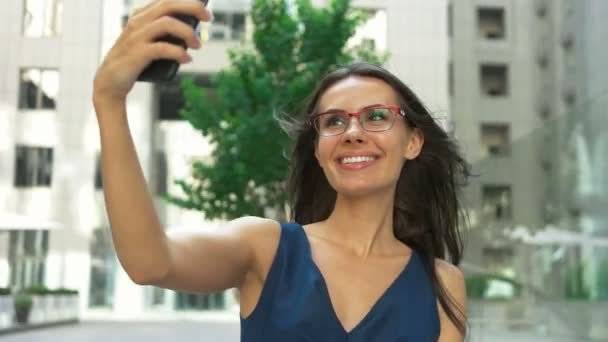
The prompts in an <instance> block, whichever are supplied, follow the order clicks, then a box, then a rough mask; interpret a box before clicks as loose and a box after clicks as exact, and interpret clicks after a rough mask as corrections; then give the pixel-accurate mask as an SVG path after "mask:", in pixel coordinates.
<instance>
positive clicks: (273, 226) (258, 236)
mask: <svg viewBox="0 0 608 342" xmlns="http://www.w3.org/2000/svg"><path fill="white" fill-rule="evenodd" d="M227 226H228V230H234V231H237V232H238V233H237V234H238V235H239V238H240V239H242V240H243V241H244V242H246V243H247V245H248V246H249V248H250V249H251V252H252V254H253V255H252V256H253V260H252V262H253V265H252V269H251V271H253V273H254V274H255V275H256V276H258V278H264V277H265V274H266V273H267V270H268V268H269V267H270V264H271V263H272V260H273V258H274V254H275V252H276V249H277V247H278V244H279V239H280V236H281V225H280V223H279V222H278V221H275V220H272V219H267V218H262V217H255V216H246V217H241V218H238V219H235V220H232V221H230V222H229V223H228V224H227Z"/></svg>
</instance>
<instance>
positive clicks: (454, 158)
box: [282, 63, 471, 336]
mask: <svg viewBox="0 0 608 342" xmlns="http://www.w3.org/2000/svg"><path fill="white" fill-rule="evenodd" d="M351 76H363V77H373V78H376V79H380V80H382V81H384V82H386V83H387V84H388V85H390V86H391V87H392V88H393V89H394V90H395V92H396V93H397V95H398V98H399V105H400V107H401V108H403V109H404V110H405V111H406V116H407V120H408V121H409V124H410V125H413V126H415V127H417V128H419V129H420V130H421V131H422V133H423V135H424V144H423V146H422V150H421V151H420V154H419V155H418V157H417V158H415V159H413V160H409V161H408V162H407V163H405V165H404V166H403V169H402V170H401V175H400V177H399V180H398V182H397V189H396V192H395V200H394V209H393V223H394V226H393V231H394V234H395V237H396V238H397V239H399V240H400V241H402V242H403V243H405V244H406V245H408V246H409V247H411V248H413V249H414V250H416V252H417V253H418V254H419V255H420V256H421V259H422V260H423V264H424V267H425V269H426V270H427V272H428V274H429V276H430V278H431V280H432V284H433V290H434V292H435V295H436V296H437V298H438V300H439V302H440V304H441V306H442V307H443V309H444V311H445V312H446V314H447V315H448V317H449V318H450V319H451V320H452V322H454V324H455V325H456V326H457V327H458V329H459V330H460V332H461V333H462V334H463V336H464V335H465V333H466V328H465V323H466V322H464V321H463V320H461V319H460V318H459V317H458V316H457V315H456V313H457V311H458V312H459V313H461V314H462V317H464V316H465V315H464V312H462V309H461V308H459V307H458V306H457V305H456V303H455V301H454V300H453V298H451V296H450V295H449V294H448V292H447V291H446V289H445V287H444V285H443V284H442V283H441V281H440V279H439V278H438V277H437V274H436V270H435V258H440V259H444V260H447V259H448V257H449V261H450V262H451V263H452V264H454V265H458V264H459V263H460V261H461V258H462V252H463V239H462V232H461V227H462V226H463V219H464V216H463V215H461V214H462V213H463V212H462V211H461V200H460V194H461V188H462V187H463V186H464V185H466V184H467V180H468V178H469V176H470V175H471V174H470V166H469V164H468V163H467V162H466V161H465V159H464V158H463V157H462V155H461V152H460V150H459V148H458V145H457V144H456V142H455V141H454V140H453V139H452V138H451V137H450V136H449V135H448V134H447V133H446V132H445V131H444V130H443V129H442V128H441V126H440V125H439V124H438V123H437V122H436V121H435V119H434V118H433V117H432V116H431V115H430V113H429V111H428V110H427V109H426V108H425V106H424V105H423V104H422V102H421V101H420V100H419V99H418V97H417V96H416V95H415V94H414V93H413V92H412V91H411V90H410V89H409V88H408V87H407V86H406V85H405V84H404V83H403V82H401V81H400V80H399V79H398V78H397V77H396V76H394V75H393V74H391V73H390V72H389V71H387V70H385V69H383V68H382V67H379V66H376V65H373V64H369V63H355V64H351V65H348V66H345V67H341V68H339V69H337V70H335V71H333V72H331V73H329V74H328V75H327V76H326V77H325V78H323V80H321V82H320V83H319V85H318V86H317V88H316V90H315V91H314V92H313V94H312V95H311V97H310V98H309V99H308V102H307V104H306V105H305V106H304V111H303V113H302V116H301V118H300V119H295V120H293V121H290V122H287V121H283V122H282V125H283V127H284V128H285V129H286V130H287V131H288V133H290V134H291V135H292V136H293V137H294V139H295V145H294V147H293V150H292V154H291V169H290V175H289V178H288V189H289V192H288V193H289V196H290V197H289V206H290V209H291V210H290V212H291V219H292V220H294V221H295V222H298V223H300V224H309V223H313V222H318V221H322V220H325V219H327V218H328V217H329V215H330V214H331V212H332V210H333V208H334V204H335V201H336V191H335V190H334V189H333V188H332V187H331V186H330V185H329V182H328V181H327V178H326V177H325V174H324V173H323V169H322V168H321V167H320V166H319V163H318V161H317V159H316V158H315V156H314V148H315V139H316V138H317V136H316V131H315V130H314V128H313V127H311V126H310V124H309V120H308V118H309V117H310V115H313V114H315V113H316V111H317V107H318V102H319V99H320V98H321V96H322V95H323V94H324V92H325V91H326V90H327V89H328V88H329V87H331V86H332V85H333V84H335V83H336V82H338V81H341V80H343V79H346V78H348V77H351Z"/></svg>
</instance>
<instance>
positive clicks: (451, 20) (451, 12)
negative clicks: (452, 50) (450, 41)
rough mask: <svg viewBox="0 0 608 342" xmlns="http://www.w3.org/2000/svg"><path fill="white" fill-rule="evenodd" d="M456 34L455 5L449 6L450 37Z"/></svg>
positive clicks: (450, 4)
mask: <svg viewBox="0 0 608 342" xmlns="http://www.w3.org/2000/svg"><path fill="white" fill-rule="evenodd" d="M453 34H454V5H452V3H449V4H448V37H451V36H452V35H453Z"/></svg>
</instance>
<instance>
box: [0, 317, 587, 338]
mask: <svg viewBox="0 0 608 342" xmlns="http://www.w3.org/2000/svg"><path fill="white" fill-rule="evenodd" d="M39 341H40V342H54V341H58V342H59V341H60V342H81V341H87V342H107V341H115V342H121V341H129V342H172V341H174V342H177V341H179V342H202V341H205V342H207V341H219V342H239V326H238V323H237V322H218V321H170V322H162V321H156V322H104V321H86V322H81V323H78V324H71V325H63V326H56V327H49V328H44V329H39V330H33V331H27V332H18V333H13V334H8V335H3V336H0V342H39ZM469 341H470V342H486V341H487V342H513V341H517V342H578V341H573V340H572V339H555V338H547V337H542V336H534V335H532V334H531V333H516V332H514V333H506V332H501V333H498V332H481V331H480V332H475V331H474V332H473V334H472V336H471V338H470V339H469Z"/></svg>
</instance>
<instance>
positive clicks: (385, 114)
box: [315, 108, 395, 135]
mask: <svg viewBox="0 0 608 342" xmlns="http://www.w3.org/2000/svg"><path fill="white" fill-rule="evenodd" d="M394 120H395V116H394V115H393V112H392V111H391V110H390V109H389V108H370V109H368V110H365V111H363V112H362V113H361V116H360V117H359V124H360V125H361V127H362V128H363V129H364V130H366V131H371V132H378V131H385V130H388V129H390V128H391V127H392V125H393V121H394ZM315 121H316V126H317V129H318V130H319V134H321V135H335V134H340V133H342V132H344V131H345V130H346V127H348V123H349V122H350V115H348V114H347V113H344V112H334V113H325V114H321V115H319V116H318V117H317V118H316V120H315Z"/></svg>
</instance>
